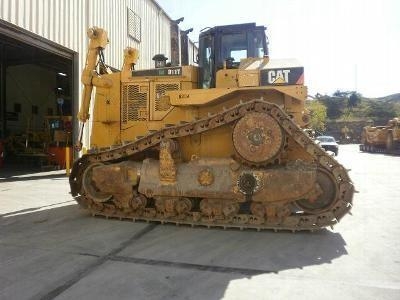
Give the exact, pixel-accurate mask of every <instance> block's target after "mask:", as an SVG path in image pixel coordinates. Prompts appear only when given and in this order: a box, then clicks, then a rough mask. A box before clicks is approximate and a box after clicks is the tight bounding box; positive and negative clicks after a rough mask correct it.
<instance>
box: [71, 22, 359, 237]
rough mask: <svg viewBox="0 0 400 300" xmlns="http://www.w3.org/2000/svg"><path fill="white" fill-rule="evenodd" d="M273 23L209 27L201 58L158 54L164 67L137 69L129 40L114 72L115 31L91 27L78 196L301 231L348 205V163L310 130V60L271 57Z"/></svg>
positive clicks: (120, 210) (227, 223)
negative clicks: (107, 57) (110, 63)
mask: <svg viewBox="0 0 400 300" xmlns="http://www.w3.org/2000/svg"><path fill="white" fill-rule="evenodd" d="M265 29H266V28H265V27H263V26H257V25H256V24H255V23H249V24H237V25H227V26H217V27H214V28H209V29H207V30H203V31H202V32H201V33H200V36H199V49H198V66H192V65H170V64H167V63H166V60H167V58H165V57H164V55H156V56H155V57H154V58H153V59H154V60H155V65H156V67H155V68H153V69H147V70H135V68H134V66H135V63H136V62H137V59H138V51H137V50H136V49H134V48H126V50H125V51H124V63H123V66H122V70H121V71H120V72H114V73H112V72H109V71H107V70H106V65H105V64H104V61H103V55H102V51H103V49H104V48H105V47H106V45H107V43H108V38H107V33H106V31H105V30H103V29H101V28H91V29H89V30H88V37H89V50H88V54H87V62H86V66H85V68H84V70H83V73H82V82H83V84H84V90H83V100H82V103H81V108H80V112H79V114H78V118H79V120H80V121H81V123H82V125H81V126H82V127H81V130H80V132H81V134H80V138H79V140H81V136H82V132H83V125H84V124H85V122H87V120H88V119H89V107H90V99H91V94H92V89H93V87H95V88H96V93H95V98H94V105H93V112H92V114H91V116H90V117H91V137H90V149H89V150H88V152H87V153H86V154H84V155H82V157H81V158H79V159H77V160H76V161H75V162H74V164H73V168H72V171H71V175H70V178H69V181H70V186H71V192H72V195H73V197H74V198H75V199H76V201H77V202H78V203H79V204H80V205H81V206H82V207H83V208H85V209H87V210H88V212H90V213H91V214H92V215H93V216H104V217H106V218H119V219H130V220H133V221H135V220H143V221H151V222H153V221H155V222H159V223H162V224H164V223H173V224H176V225H179V224H186V225H190V226H206V227H221V228H239V229H248V228H252V229H256V230H262V229H272V230H274V231H277V230H289V231H293V232H294V231H301V230H308V231H314V230H318V229H321V228H324V227H327V226H333V225H334V224H336V223H337V222H338V221H339V220H340V219H341V218H342V217H343V216H344V215H346V214H347V213H348V212H349V211H350V209H351V207H352V198H353V193H354V187H353V183H352V181H351V179H350V178H349V176H348V173H347V170H346V169H345V168H344V167H343V166H342V165H341V164H339V163H338V162H337V161H336V160H335V159H334V158H333V157H331V156H330V155H328V154H327V153H326V152H325V151H324V150H323V149H322V148H320V147H319V146H318V145H317V144H316V143H315V142H314V141H313V140H312V139H311V138H310V137H309V136H308V135H307V133H305V132H304V131H303V129H304V128H305V127H307V125H308V123H309V122H310V117H309V115H308V112H307V111H306V109H305V107H304V102H305V98H306V96H307V89H306V87H305V86H304V76H303V73H304V69H303V67H302V66H301V65H300V64H299V63H298V62H297V61H296V60H292V59H288V60H273V59H269V55H268V48H267V44H268V42H267V37H266V35H265ZM102 66H103V67H102ZM79 145H81V144H79V143H78V146H79Z"/></svg>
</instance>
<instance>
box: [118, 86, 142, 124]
mask: <svg viewBox="0 0 400 300" xmlns="http://www.w3.org/2000/svg"><path fill="white" fill-rule="evenodd" d="M121 114H122V116H121V119H122V122H123V123H127V122H129V121H144V120H146V119H147V92H140V86H139V85H124V86H123V87H122V107H121Z"/></svg>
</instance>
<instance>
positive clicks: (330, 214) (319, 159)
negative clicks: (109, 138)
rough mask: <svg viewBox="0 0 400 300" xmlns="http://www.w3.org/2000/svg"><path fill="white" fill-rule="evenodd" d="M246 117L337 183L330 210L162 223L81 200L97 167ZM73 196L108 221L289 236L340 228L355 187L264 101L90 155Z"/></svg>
mask: <svg viewBox="0 0 400 300" xmlns="http://www.w3.org/2000/svg"><path fill="white" fill-rule="evenodd" d="M249 112H262V113H268V114H269V115H271V116H272V117H273V118H274V119H275V120H276V121H277V122H278V123H279V124H280V125H281V126H282V128H283V130H284V131H285V133H286V134H287V135H289V136H291V137H292V138H293V139H294V140H295V141H296V143H298V144H299V145H301V146H302V147H303V148H304V149H305V150H306V151H307V152H308V153H309V154H310V155H311V156H312V157H313V159H314V162H315V163H316V164H317V165H318V167H321V168H324V169H326V170H328V171H329V172H330V173H331V174H332V175H333V177H334V179H335V181H336V184H337V188H338V190H337V193H336V195H337V196H336V200H335V202H334V203H333V204H332V205H331V207H330V209H328V210H326V211H324V212H320V213H316V214H306V213H296V214H292V215H289V216H288V217H285V218H283V219H280V220H266V219H260V218H258V217H256V216H254V215H251V214H238V215H235V216H233V217H231V218H228V219H224V220H215V219H205V218H204V217H202V216H201V213H200V212H190V213H188V214H187V215H186V216H185V217H183V218H182V217H181V216H179V217H178V216H175V217H171V216H169V217H168V218H164V217H163V216H160V215H159V214H157V212H156V210H155V209H154V208H145V209H144V211H141V212H135V211H133V210H132V211H126V210H122V209H119V208H117V207H116V206H115V205H114V204H108V203H107V204H98V203H96V202H94V201H93V200H92V199H90V198H89V197H88V196H87V195H85V193H84V191H83V189H82V184H81V183H82V175H83V172H84V170H85V169H86V168H87V167H88V166H89V165H90V164H92V163H95V162H102V163H106V162H117V161H121V160H124V159H129V158H130V157H132V156H134V155H135V154H137V153H140V152H142V151H144V150H147V149H149V148H151V147H154V146H157V145H158V144H159V143H160V142H161V141H162V140H163V139H174V138H179V137H184V136H188V135H193V134H198V133H202V132H205V131H208V130H212V129H214V128H218V127H221V126H224V125H227V124H231V123H233V122H234V121H236V120H238V119H240V118H242V117H243V116H244V115H245V114H247V113H249ZM69 181H70V186H71V193H72V195H73V196H74V197H75V199H76V201H77V202H78V203H79V204H80V205H81V206H82V207H84V208H86V209H88V210H89V211H90V213H91V214H92V215H93V216H104V217H106V218H118V219H130V220H133V221H136V220H142V221H147V222H149V221H155V222H160V223H174V224H176V225H180V224H186V225H191V226H206V227H222V228H239V229H244V228H246V229H256V230H261V229H272V230H275V231H278V230H289V231H293V232H294V231H302V230H308V231H314V230H318V229H322V228H324V227H328V226H331V227H332V226H333V225H335V224H336V223H338V222H339V221H340V220H341V219H342V217H343V216H344V215H346V214H347V213H349V211H350V209H351V207H352V198H353V193H354V186H353V183H352V182H351V180H350V178H349V176H348V173H347V170H346V169H345V168H344V167H343V166H342V165H340V164H339V163H338V162H337V161H336V160H335V159H334V158H332V157H331V156H330V155H328V154H327V153H326V152H325V151H324V150H323V149H322V148H321V147H320V146H318V145H317V144H315V143H314V141H313V140H312V139H310V137H309V136H308V135H307V134H306V133H304V132H303V130H302V129H301V128H300V127H299V126H298V125H297V124H296V123H295V122H294V121H293V120H292V119H290V117H289V116H288V115H287V114H286V113H285V112H284V111H283V110H282V109H281V108H280V107H279V106H277V105H276V104H272V103H269V102H265V101H263V100H262V99H259V100H258V99H257V100H252V101H248V102H245V103H241V104H239V105H236V106H234V107H232V108H230V109H227V110H224V111H222V112H220V113H218V114H215V115H210V116H208V117H206V118H203V119H200V120H197V121H193V122H191V123H187V124H179V125H173V126H169V127H165V128H163V129H161V130H159V131H156V132H153V133H150V134H148V135H147V136H145V137H141V138H140V139H138V140H136V141H134V142H130V143H126V144H124V145H117V146H112V147H110V148H109V149H107V150H103V151H98V152H95V153H88V154H85V155H83V156H82V157H81V158H80V159H78V160H76V161H75V162H74V165H73V168H72V172H71V175H70V178H69Z"/></svg>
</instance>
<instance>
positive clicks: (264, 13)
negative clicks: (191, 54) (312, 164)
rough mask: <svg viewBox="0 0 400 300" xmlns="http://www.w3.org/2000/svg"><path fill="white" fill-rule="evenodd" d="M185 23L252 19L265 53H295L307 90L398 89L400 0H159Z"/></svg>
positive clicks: (196, 27) (367, 92)
mask: <svg viewBox="0 0 400 300" xmlns="http://www.w3.org/2000/svg"><path fill="white" fill-rule="evenodd" d="M156 2H157V3H158V4H159V5H160V6H161V7H162V8H163V9H164V11H165V12H166V13H167V14H168V16H169V17H171V18H172V19H178V18H180V17H184V18H185V19H184V21H183V22H182V23H180V24H179V26H180V28H181V29H182V30H186V29H188V28H192V27H193V32H192V33H190V34H189V38H190V39H191V40H192V41H194V42H196V41H198V35H199V32H200V30H201V29H203V28H205V27H214V26H218V25H228V24H240V23H251V22H255V23H257V25H264V26H266V27H267V31H266V33H267V36H268V39H269V53H270V58H271V59H273V58H296V59H298V60H299V61H300V62H301V63H302V65H303V66H304V70H305V84H306V85H307V86H308V94H309V95H315V94H316V93H320V94H328V95H331V94H332V93H333V92H335V91H336V90H341V91H357V92H358V93H361V94H362V95H363V96H365V97H383V96H387V95H391V94H395V93H400V1H398V0H301V1H300V0H247V1H243V0H242V1H239V0H156Z"/></svg>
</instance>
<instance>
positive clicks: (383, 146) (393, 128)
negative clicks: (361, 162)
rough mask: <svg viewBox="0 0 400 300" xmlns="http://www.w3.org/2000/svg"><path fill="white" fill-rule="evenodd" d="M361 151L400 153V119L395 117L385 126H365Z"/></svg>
mask: <svg viewBox="0 0 400 300" xmlns="http://www.w3.org/2000/svg"><path fill="white" fill-rule="evenodd" d="M360 151H365V152H378V153H389V154H398V153H400V119H399V118H393V119H391V120H389V121H388V122H387V124H386V125H385V126H370V125H369V126H365V127H364V128H363V130H362V133H361V144H360Z"/></svg>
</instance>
